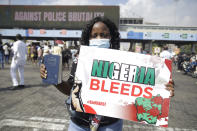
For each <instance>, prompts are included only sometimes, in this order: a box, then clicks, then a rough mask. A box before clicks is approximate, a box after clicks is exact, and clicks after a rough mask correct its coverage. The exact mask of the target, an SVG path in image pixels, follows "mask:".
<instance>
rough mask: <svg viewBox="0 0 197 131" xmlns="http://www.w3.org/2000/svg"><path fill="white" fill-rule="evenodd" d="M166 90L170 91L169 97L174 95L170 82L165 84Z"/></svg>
mask: <svg viewBox="0 0 197 131" xmlns="http://www.w3.org/2000/svg"><path fill="white" fill-rule="evenodd" d="M165 86H166V90H168V91H170V97H172V96H174V86H173V84H171V83H168V84H166V85H165Z"/></svg>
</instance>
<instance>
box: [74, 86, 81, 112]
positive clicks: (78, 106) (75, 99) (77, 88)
mask: <svg viewBox="0 0 197 131" xmlns="http://www.w3.org/2000/svg"><path fill="white" fill-rule="evenodd" d="M78 91H79V87H78V86H77V87H76V88H75V89H74V90H73V91H72V104H73V106H74V108H75V109H76V111H78V112H83V111H82V109H81V107H80V103H79V98H77V95H76V93H78Z"/></svg>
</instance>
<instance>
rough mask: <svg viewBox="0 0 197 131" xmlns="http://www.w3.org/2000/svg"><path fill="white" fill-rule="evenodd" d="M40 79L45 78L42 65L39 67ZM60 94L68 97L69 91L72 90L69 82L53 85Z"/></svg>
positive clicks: (45, 72) (45, 73) (45, 74)
mask: <svg viewBox="0 0 197 131" xmlns="http://www.w3.org/2000/svg"><path fill="white" fill-rule="evenodd" d="M40 77H41V78H42V79H45V78H47V70H46V68H45V65H44V64H41V65H40ZM54 86H55V87H56V88H57V89H58V90H59V91H60V92H61V93H63V94H65V95H70V91H71V88H72V84H71V82H69V80H68V81H62V83H60V84H58V85H54Z"/></svg>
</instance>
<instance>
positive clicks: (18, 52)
mask: <svg viewBox="0 0 197 131" xmlns="http://www.w3.org/2000/svg"><path fill="white" fill-rule="evenodd" d="M22 39H23V38H22V36H21V35H20V34H17V35H16V40H17V41H16V42H14V44H13V47H12V51H13V58H12V63H11V66H10V73H11V77H12V83H13V86H12V87H11V89H17V88H21V87H24V86H25V85H24V65H25V63H26V60H25V55H26V54H27V48H26V45H25V43H24V42H23V41H22ZM16 71H18V73H19V78H20V83H18V81H17V76H16Z"/></svg>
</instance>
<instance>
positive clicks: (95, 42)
mask: <svg viewBox="0 0 197 131" xmlns="http://www.w3.org/2000/svg"><path fill="white" fill-rule="evenodd" d="M89 46H94V47H98V48H109V47H110V43H109V39H91V40H89Z"/></svg>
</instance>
